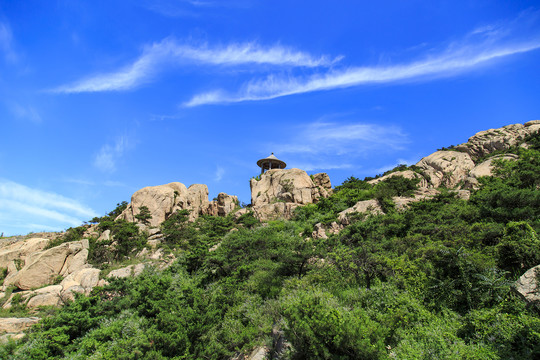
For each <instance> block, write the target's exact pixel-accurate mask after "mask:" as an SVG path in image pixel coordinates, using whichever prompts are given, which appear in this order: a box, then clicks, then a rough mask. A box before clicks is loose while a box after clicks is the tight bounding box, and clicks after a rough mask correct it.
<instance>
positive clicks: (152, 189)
mask: <svg viewBox="0 0 540 360" xmlns="http://www.w3.org/2000/svg"><path fill="white" fill-rule="evenodd" d="M208 203H209V201H208V187H207V186H206V185H201V184H194V185H191V186H190V187H189V188H187V187H186V186H185V185H184V184H182V183H179V182H173V183H170V184H166V185H159V186H148V187H145V188H142V189H140V190H138V191H136V192H135V193H134V194H133V196H132V197H131V203H130V204H129V205H128V207H127V208H126V209H125V210H124V211H123V212H122V214H120V216H119V217H120V218H121V219H124V220H126V221H130V222H139V220H138V219H137V218H136V217H135V216H136V215H138V214H139V213H140V208H141V207H142V206H146V207H147V208H148V210H149V211H150V214H151V215H152V218H151V219H150V220H149V222H150V226H151V227H158V226H159V225H160V224H161V223H162V222H163V221H165V220H166V219H167V218H168V217H169V216H170V215H172V214H173V213H174V212H176V211H177V210H190V219H192V220H193V219H195V218H196V217H197V216H198V215H199V213H200V212H201V209H203V208H206V207H207V206H208Z"/></svg>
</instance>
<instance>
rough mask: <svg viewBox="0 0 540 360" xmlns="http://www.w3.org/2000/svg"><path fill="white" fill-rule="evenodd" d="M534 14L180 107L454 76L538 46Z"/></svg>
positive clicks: (214, 93)
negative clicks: (388, 58) (399, 55)
mask: <svg viewBox="0 0 540 360" xmlns="http://www.w3.org/2000/svg"><path fill="white" fill-rule="evenodd" d="M538 17H539V15H538V14H537V13H534V14H525V15H523V16H521V17H520V18H519V19H517V20H515V21H513V22H511V23H508V24H498V25H489V26H483V27H479V28H477V29H475V30H473V31H471V32H470V33H469V34H467V35H466V36H465V37H464V38H463V39H462V40H461V41H455V42H452V43H450V44H449V45H447V46H446V47H444V48H443V49H441V50H433V49H431V50H427V51H426V53H425V54H424V55H422V56H420V57H419V58H418V60H413V61H409V62H405V63H393V64H384V65H374V66H348V67H343V68H339V69H336V68H331V69H330V70H328V71H324V72H320V71H319V72H315V73H312V74H309V75H298V76H294V75H293V76H291V75H290V74H288V75H287V76H282V75H275V74H271V75H268V76H267V77H265V78H263V79H255V80H250V81H248V82H246V83H244V85H243V86H242V87H241V88H240V89H239V90H238V91H237V92H232V93H231V92H227V91H225V90H221V89H217V90H211V91H208V92H204V93H201V94H196V95H195V96H193V97H192V98H191V99H190V100H189V101H187V102H185V103H184V104H183V106H185V107H193V106H199V105H205V104H219V103H235V102H243V101H258V100H269V99H275V98H278V97H283V96H288V95H294V94H303V93H310V92H314V91H323V90H333V89H340V88H349V87H355V86H362V85H369V84H390V83H397V82H404V81H412V80H431V79H435V78H440V77H449V76H455V75H457V74H461V73H463V72H464V71H470V70H473V69H478V68H481V67H484V66H487V65H490V64H492V63H493V62H494V61H495V60H497V59H502V58H505V57H509V56H512V55H516V54H520V53H526V52H530V51H533V50H537V49H539V48H540V29H539V26H538V24H537V23H538ZM518 23H519V25H517V24H518ZM524 26H528V28H527V31H523V32H521V31H520V30H522V28H523V27H524ZM524 34H527V36H524Z"/></svg>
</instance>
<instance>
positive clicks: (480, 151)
mask: <svg viewBox="0 0 540 360" xmlns="http://www.w3.org/2000/svg"><path fill="white" fill-rule="evenodd" d="M538 130H540V120H532V121H529V122H527V123H525V124H524V125H522V124H513V125H507V126H504V127H502V128H499V129H489V130H486V131H480V132H479V133H477V134H475V135H474V136H472V137H471V138H469V141H468V142H466V143H464V144H461V145H458V146H457V147H456V148H457V150H459V151H463V152H466V153H467V154H469V155H470V156H471V158H472V159H473V160H476V159H478V158H480V157H482V156H485V155H488V154H490V153H492V152H494V151H497V150H505V149H508V148H510V147H512V146H515V145H517V144H518V143H519V142H521V141H523V139H524V138H525V137H526V136H527V135H529V134H532V133H533V132H536V131H538Z"/></svg>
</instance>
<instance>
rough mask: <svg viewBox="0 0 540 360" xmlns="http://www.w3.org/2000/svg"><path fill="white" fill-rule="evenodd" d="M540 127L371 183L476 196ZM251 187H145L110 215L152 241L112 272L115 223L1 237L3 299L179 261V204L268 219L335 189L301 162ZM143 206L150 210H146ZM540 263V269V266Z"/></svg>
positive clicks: (491, 133)
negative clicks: (172, 249) (98, 262)
mask: <svg viewBox="0 0 540 360" xmlns="http://www.w3.org/2000/svg"><path fill="white" fill-rule="evenodd" d="M539 130H540V120H534V121H529V122H527V123H525V124H523V125H522V124H514V125H508V126H505V127H502V128H499V129H490V130H486V131H482V132H479V133H478V134H476V135H474V136H472V137H471V138H469V140H468V141H467V142H466V143H464V144H460V145H457V146H453V147H450V148H449V149H444V150H439V151H436V152H434V153H433V154H431V155H429V156H426V157H424V158H423V159H421V160H420V161H419V162H418V163H417V164H416V165H414V166H411V167H408V168H406V169H398V170H396V171H392V172H390V173H388V174H386V175H384V176H380V177H377V178H375V179H372V180H370V181H369V183H370V184H373V185H376V184H378V183H381V182H384V181H386V180H388V179H390V178H392V177H396V176H398V177H403V178H405V179H413V180H417V182H418V187H417V188H416V189H415V191H414V193H413V194H412V195H410V196H394V197H393V198H392V202H393V204H394V205H395V208H396V209H397V210H398V211H400V210H403V209H406V208H407V207H408V206H409V204H411V203H413V202H416V201H419V200H422V199H426V198H430V197H433V196H435V195H437V194H438V193H439V192H440V189H441V188H442V187H444V188H445V189H450V190H451V191H454V192H456V193H457V195H458V196H459V197H461V198H463V199H468V198H469V196H470V191H471V190H473V189H475V188H477V187H478V184H479V183H478V178H480V177H482V176H491V175H492V163H493V161H494V160H495V159H501V158H502V159H507V160H514V159H516V158H517V156H516V155H514V154H512V153H506V152H507V151H508V150H511V149H512V148H516V147H527V146H528V144H527V143H525V142H524V139H526V138H527V136H529V135H531V134H533V133H535V132H537V131H539ZM250 187H251V205H250V206H248V207H244V208H241V207H240V206H239V202H238V198H237V197H236V196H233V195H228V194H225V193H220V194H219V195H218V196H217V198H216V199H214V200H212V201H211V200H209V198H208V188H207V186H206V185H202V184H194V185H191V186H189V187H187V186H185V185H184V184H182V183H179V182H172V183H169V184H165V185H159V186H150V187H145V188H143V189H141V190H138V191H137V192H135V193H134V194H133V196H132V197H131V201H130V203H129V204H127V206H125V208H123V209H121V211H120V212H119V213H116V214H114V218H112V219H109V220H110V221H111V222H114V221H124V222H125V223H131V224H135V225H136V228H138V229H139V230H140V231H141V232H143V233H144V234H146V235H145V236H146V237H147V239H148V246H147V247H146V248H144V249H143V250H141V251H139V252H137V253H136V254H134V255H133V256H132V258H131V260H132V262H134V263H132V264H130V265H128V266H124V267H121V268H118V269H112V271H109V272H108V273H107V274H106V276H103V272H102V270H101V269H98V268H96V267H95V266H94V265H91V264H90V263H89V251H90V249H91V244H106V245H104V246H103V249H105V250H106V251H109V250H107V249H110V251H113V250H114V249H115V248H117V247H119V246H121V245H122V244H120V243H119V241H120V240H119V238H117V237H116V235H114V234H113V232H111V230H110V229H105V228H104V227H103V226H101V227H100V226H98V225H96V224H94V225H86V226H84V227H83V228H82V230H81V231H82V233H81V234H80V235H81V236H80V238H81V239H80V240H77V241H65V242H62V241H63V239H67V238H66V237H65V236H66V234H61V233H59V234H54V233H49V234H40V236H37V235H36V236H27V237H16V238H8V239H1V240H0V268H1V269H5V277H4V279H3V284H2V292H0V299H3V300H2V306H3V308H4V309H9V308H11V307H12V306H19V305H20V304H21V303H22V304H24V306H25V307H26V308H30V309H33V308H37V307H40V306H45V305H49V306H61V305H63V304H64V303H66V302H68V301H71V300H73V298H74V294H75V293H83V294H89V293H90V291H91V290H92V288H94V287H95V286H98V285H105V284H107V281H108V280H107V279H111V278H114V277H127V276H134V275H137V274H140V273H141V272H142V271H143V269H144V267H145V266H148V265H152V266H154V267H158V268H165V267H167V266H168V265H170V264H171V262H172V261H174V256H173V255H165V252H164V251H163V248H161V246H160V244H161V242H162V240H163V239H164V234H163V227H162V225H163V224H164V222H165V221H167V220H168V219H171V217H173V215H175V214H177V213H178V212H179V211H182V210H187V214H188V215H187V221H189V222H193V221H196V219H197V218H199V217H201V216H203V215H210V216H215V217H231V218H232V219H234V220H235V221H239V219H241V218H242V217H245V216H253V217H254V218H255V219H257V220H259V221H263V222H264V221H268V220H273V219H291V218H292V217H293V216H294V211H295V209H297V208H298V207H302V206H305V205H308V204H316V203H317V202H319V201H320V200H321V199H324V198H328V197H329V196H331V194H332V191H333V190H332V186H331V182H330V178H329V176H328V175H327V174H325V173H319V174H313V175H308V174H307V173H306V172H305V171H303V170H300V169H274V170H269V171H267V172H265V173H263V174H261V175H260V176H259V177H256V178H253V179H251V181H250ZM143 212H144V214H145V215H146V216H141V215H142V214H143ZM384 212H385V210H384V208H383V206H381V203H380V202H379V201H377V200H376V199H369V200H363V201H359V202H357V203H356V204H354V206H352V207H350V208H348V209H345V210H343V211H341V212H340V213H339V216H338V218H337V220H336V221H334V222H331V223H329V224H328V223H327V224H322V223H318V224H316V225H315V229H314V231H313V233H311V234H303V236H305V237H307V238H314V239H316V238H325V237H328V236H329V235H331V234H335V233H339V232H340V231H341V230H343V229H344V228H345V227H347V226H348V225H349V224H350V223H351V222H352V221H353V220H352V218H353V217H354V216H357V215H358V214H362V213H364V214H366V213H371V214H382V213H384ZM218 245H219V244H218ZM209 250H210V251H213V250H215V248H212V249H209ZM133 260H134V261H133ZM111 261H112V260H111ZM534 271H535V272H534V274H536V269H535V270H534ZM531 279H532V280H531ZM520 281H521V282H522V283H523V284H522V288H524V289H531V288H534V289H536V285H535V283H534V276H533V275H530V274H528V275H527V276H526V277H525V278H523V279H522V280H520ZM527 291H528V290H524V292H527ZM529 292H530V291H529ZM524 296H525V295H524ZM37 321H39V319H38V318H35V317H30V318H22V319H11V318H10V319H7V318H5V319H0V335H2V332H3V333H7V334H11V335H10V336H14V337H20V336H22V335H21V334H22V331H23V330H24V329H25V328H27V327H28V326H31V325H32V324H34V323H36V322H37Z"/></svg>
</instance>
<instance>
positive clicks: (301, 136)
mask: <svg viewBox="0 0 540 360" xmlns="http://www.w3.org/2000/svg"><path fill="white" fill-rule="evenodd" d="M339 117H340V116H339ZM332 118H333V117H326V118H323V119H319V120H317V121H314V122H311V123H307V124H302V125H301V126H299V127H298V128H291V129H284V131H283V133H289V134H294V136H291V137H290V138H289V139H287V140H286V141H285V142H283V143H271V144H267V146H266V147H267V148H268V150H270V151H275V152H276V154H278V155H279V156H282V155H283V156H285V157H287V158H288V159H290V160H289V161H288V164H287V165H288V166H289V167H298V168H301V169H304V170H307V171H311V170H331V169H347V168H352V167H353V166H354V162H355V160H356V159H359V158H365V157H366V156H369V155H370V154H374V153H380V152H381V151H382V152H398V151H400V150H403V149H404V147H405V146H406V145H407V144H408V143H409V137H408V135H407V134H406V133H405V132H404V131H403V130H402V129H401V128H400V127H398V126H391V125H389V126H383V125H378V124H373V123H367V122H360V121H350V120H347V119H335V117H334V119H333V120H332ZM337 120H339V121H337Z"/></svg>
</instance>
